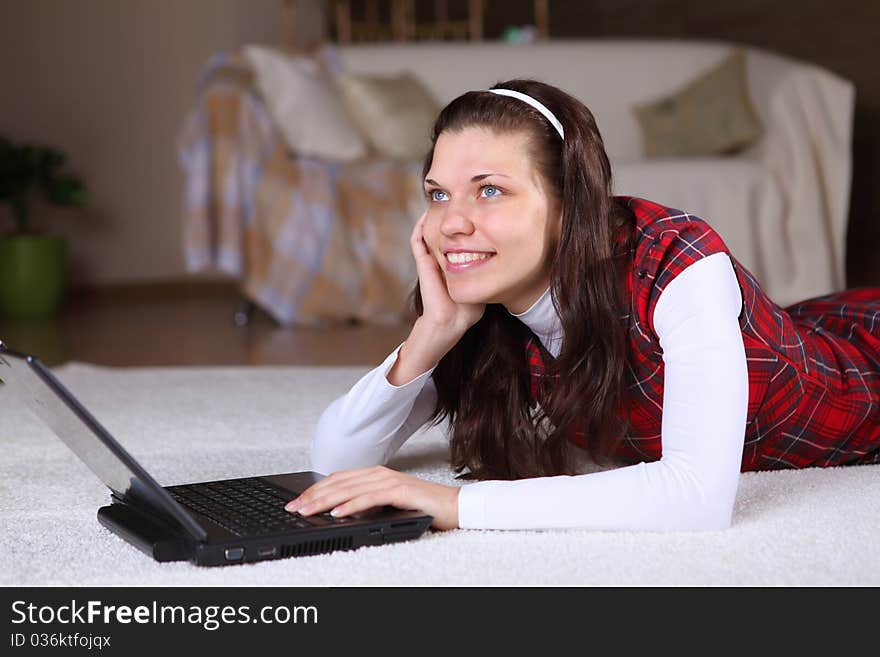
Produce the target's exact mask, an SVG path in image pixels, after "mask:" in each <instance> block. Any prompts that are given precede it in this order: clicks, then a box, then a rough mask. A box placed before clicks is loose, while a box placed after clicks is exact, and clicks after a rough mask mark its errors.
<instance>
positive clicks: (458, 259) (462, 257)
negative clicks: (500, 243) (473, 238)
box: [446, 253, 493, 265]
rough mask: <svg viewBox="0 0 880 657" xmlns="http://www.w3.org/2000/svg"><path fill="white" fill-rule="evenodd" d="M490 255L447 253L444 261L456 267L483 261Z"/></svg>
mask: <svg viewBox="0 0 880 657" xmlns="http://www.w3.org/2000/svg"><path fill="white" fill-rule="evenodd" d="M491 255H493V254H491V253H447V254H446V259H447V260H449V262H451V263H453V264H455V265H458V264H461V263H463V262H473V261H474V260H485V259H486V258H488V257H489V256H491Z"/></svg>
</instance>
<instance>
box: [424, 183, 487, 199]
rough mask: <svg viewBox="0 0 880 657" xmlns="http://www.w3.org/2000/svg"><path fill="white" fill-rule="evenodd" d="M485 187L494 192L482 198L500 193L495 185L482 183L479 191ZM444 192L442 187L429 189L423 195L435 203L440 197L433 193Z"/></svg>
mask: <svg viewBox="0 0 880 657" xmlns="http://www.w3.org/2000/svg"><path fill="white" fill-rule="evenodd" d="M486 189H492V190H494V193H493V194H489V195H484V196H483V198H494V197H496V196H498V195H500V194H501V193H502V192H501V190H500V189H499V188H498V187H496V186H495V185H483V186H482V187H480V191H481V192H482V191H483V190H486ZM445 193H446V192H444V191H443V190H442V189H431V190H428V191H426V192H425V196H427V197H428V200H429V201H431V202H432V203H435V202H437V201H440V200H442V199H438V198H436V197H435V196H434V194H445Z"/></svg>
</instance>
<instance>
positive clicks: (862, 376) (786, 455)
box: [526, 196, 880, 472]
mask: <svg viewBox="0 0 880 657" xmlns="http://www.w3.org/2000/svg"><path fill="white" fill-rule="evenodd" d="M618 198H619V199H621V200H622V201H624V202H626V204H627V205H628V206H629V207H630V208H631V209H632V210H633V212H634V213H635V215H636V230H637V239H636V244H635V247H634V250H633V259H632V265H631V267H632V269H631V271H629V272H628V275H627V276H626V279H627V281H628V289H629V293H630V294H629V298H630V307H629V308H627V309H626V312H625V313H624V314H622V316H621V321H622V325H623V327H624V329H625V330H626V331H627V336H628V339H629V347H630V349H629V357H628V361H629V368H628V372H627V379H628V389H629V393H631V398H630V400H629V422H630V432H629V435H628V436H627V437H626V439H625V441H624V442H623V443H622V445H621V447H620V449H619V451H618V453H617V456H618V457H619V458H620V459H621V460H623V461H624V462H631V463H638V462H640V461H656V460H659V459H660V456H661V454H662V445H661V440H660V426H661V416H662V410H663V374H664V364H663V360H662V353H663V352H662V349H661V347H660V341H659V338H658V337H657V334H656V333H655V331H654V328H653V316H654V308H655V306H656V304H657V300H658V299H659V297H660V293H661V292H662V291H663V290H664V289H665V288H666V286H667V285H668V284H669V281H671V280H672V279H673V278H675V276H676V275H678V274H679V273H680V272H681V271H682V270H684V269H685V268H686V267H687V266H688V265H690V264H692V263H694V262H696V261H697V260H699V259H701V258H704V257H706V256H708V255H711V254H713V253H718V252H723V253H727V254H728V255H729V256H730V255H731V254H730V252H729V251H728V249H727V247H726V245H725V244H724V242H723V241H722V240H721V238H720V237H719V236H718V234H717V233H716V232H715V231H714V230H713V229H712V228H711V227H710V226H709V224H707V223H706V222H705V221H703V220H702V219H700V218H699V217H695V216H693V215H689V214H687V213H684V212H681V211H680V210H675V209H672V208H667V207H664V206H662V205H659V204H656V203H653V202H650V201H647V200H644V199H639V198H634V197H628V196H622V197H618ZM731 262H732V263H733V266H734V271H735V272H736V276H737V279H738V281H739V285H740V289H741V290H742V295H743V310H742V313H741V314H740V317H739V323H740V328H741V329H742V333H743V341H744V344H745V352H746V358H747V361H748V372H749V404H748V418H747V424H746V433H745V436H744V440H745V444H744V450H743V458H742V465H741V470H742V471H743V472H745V471H749V470H776V469H784V468H804V467H811V466H815V467H827V466H835V465H849V464H862V463H880V288H859V289H852V290H844V291H842V292H838V293H834V294H829V295H825V296H821V297H816V298H813V299H808V300H805V301H802V302H800V303H796V304H793V305H791V306H788V307H785V308H782V307H780V306H777V305H776V304H775V303H773V302H772V301H771V300H770V299H769V298H768V297H767V295H766V294H765V293H764V292H763V291H762V290H761V287H760V286H759V285H758V283H757V281H756V280H755V278H754V277H753V276H752V274H751V273H750V272H749V271H748V270H747V269H745V268H744V267H743V266H742V265H741V264H740V263H739V262H738V261H737V260H736V259H735V258H734V257H732V256H731ZM526 350H527V354H528V357H529V364H530V369H531V372H532V374H533V376H532V395H533V399H534V400H536V401H539V400H540V396H541V386H540V377H541V375H542V373H543V371H544V362H545V360H544V359H546V358H551V356H550V355H549V354H548V353H547V352H546V350H545V349H544V348H543V346H541V344H540V341H539V340H538V339H537V338H536V337H533V338H532V339H530V340H529V341H528V342H527V343H526ZM570 439H571V441H572V442H573V443H575V444H577V445H579V446H581V447H585V446H586V444H587V443H586V440H587V438H586V437H585V436H584V435H583V433H581V432H575V434H574V435H572V436H571V438H570Z"/></svg>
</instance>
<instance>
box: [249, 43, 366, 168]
mask: <svg viewBox="0 0 880 657" xmlns="http://www.w3.org/2000/svg"><path fill="white" fill-rule="evenodd" d="M242 54H243V55H244V57H245V59H246V60H247V62H248V63H249V64H250V65H251V66H252V67H253V69H254V73H255V77H256V86H257V90H258V91H259V93H260V95H261V96H262V97H263V99H264V101H265V103H266V108H267V110H268V112H269V114H270V115H271V116H272V119H273V120H274V122H275V124H276V126H277V127H278V130H279V131H280V133H281V135H282V136H283V138H284V140H285V142H286V143H287V145H288V146H289V147H290V148H291V149H292V150H293V151H294V152H295V153H297V154H299V155H310V156H315V157H320V158H323V159H326V160H335V161H343V162H344V161H351V160H356V159H359V158H361V157H364V156H365V155H366V154H367V151H368V148H367V144H366V143H365V142H364V140H363V138H362V137H361V136H360V133H359V132H358V130H357V127H356V126H355V125H353V124H352V122H351V120H350V119H349V117H348V114H347V113H346V111H345V108H344V107H343V104H342V101H341V99H340V98H339V94H338V92H337V90H336V88H335V86H334V85H333V82H332V81H331V79H330V77H329V76H328V74H327V73H326V72H325V70H324V67H323V66H322V64H321V62H319V61H318V60H317V59H316V58H314V57H310V56H306V55H299V56H289V55H286V54H284V53H283V52H280V51H278V50H277V49H274V48H268V47H264V46H254V45H251V46H245V47H244V48H242Z"/></svg>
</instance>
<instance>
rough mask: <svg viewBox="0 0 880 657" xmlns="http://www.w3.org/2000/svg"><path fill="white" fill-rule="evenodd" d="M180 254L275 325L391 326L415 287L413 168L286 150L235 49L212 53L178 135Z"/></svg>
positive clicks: (412, 164)
mask: <svg viewBox="0 0 880 657" xmlns="http://www.w3.org/2000/svg"><path fill="white" fill-rule="evenodd" d="M178 153H179V158H180V164H181V167H182V169H183V173H184V177H185V193H184V214H183V247H184V253H185V260H186V266H187V269H188V271H190V272H199V271H203V270H206V269H210V268H216V269H218V270H220V271H223V272H226V273H228V274H231V275H233V276H235V277H237V278H238V279H239V281H240V288H241V291H242V294H243V295H244V296H245V297H246V298H248V299H250V300H251V301H253V302H254V303H256V304H257V305H259V306H260V307H261V308H263V309H264V310H266V312H268V313H269V314H270V315H271V316H273V317H274V318H275V319H276V320H277V321H278V322H279V323H281V324H303V325H317V324H325V323H335V322H343V321H350V320H352V319H356V320H360V321H364V322H370V323H385V324H387V323H394V322H399V321H401V320H402V319H404V317H405V309H404V307H405V302H406V296H407V294H408V293H409V290H410V288H411V287H412V285H413V284H414V283H415V281H416V270H415V263H414V262H413V258H412V254H411V253H410V247H409V236H410V233H411V232H412V226H413V225H414V223H415V222H416V221H417V219H418V217H419V216H420V215H421V213H422V211H423V210H424V205H425V201H424V196H423V193H422V191H421V184H420V174H421V163H420V162H416V161H394V160H389V159H386V158H382V157H379V156H374V157H367V158H364V159H362V160H358V161H356V162H345V163H340V162H327V161H322V160H320V159H315V158H311V157H304V156H300V155H297V154H296V153H290V152H289V151H288V149H287V145H286V143H285V142H284V140H283V138H282V137H281V135H280V133H279V132H278V131H277V129H276V127H275V125H274V124H273V122H272V120H271V118H270V116H269V114H268V113H267V110H266V108H265V106H264V104H263V102H262V100H261V98H260V97H259V95H258V93H257V91H256V88H255V86H254V76H253V72H252V71H251V70H250V68H249V67H248V65H247V63H246V62H245V60H244V59H243V58H242V57H240V56H239V55H238V54H236V53H218V54H216V55H215V56H214V57H213V58H212V59H211V60H210V61H209V62H208V64H207V66H206V67H205V70H204V72H203V74H202V77H201V79H200V81H199V85H198V93H197V100H196V104H195V107H194V109H192V110H191V112H190V113H189V114H188V116H187V118H186V121H185V123H184V125H183V128H182V131H181V133H180V135H179V141H178Z"/></svg>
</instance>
